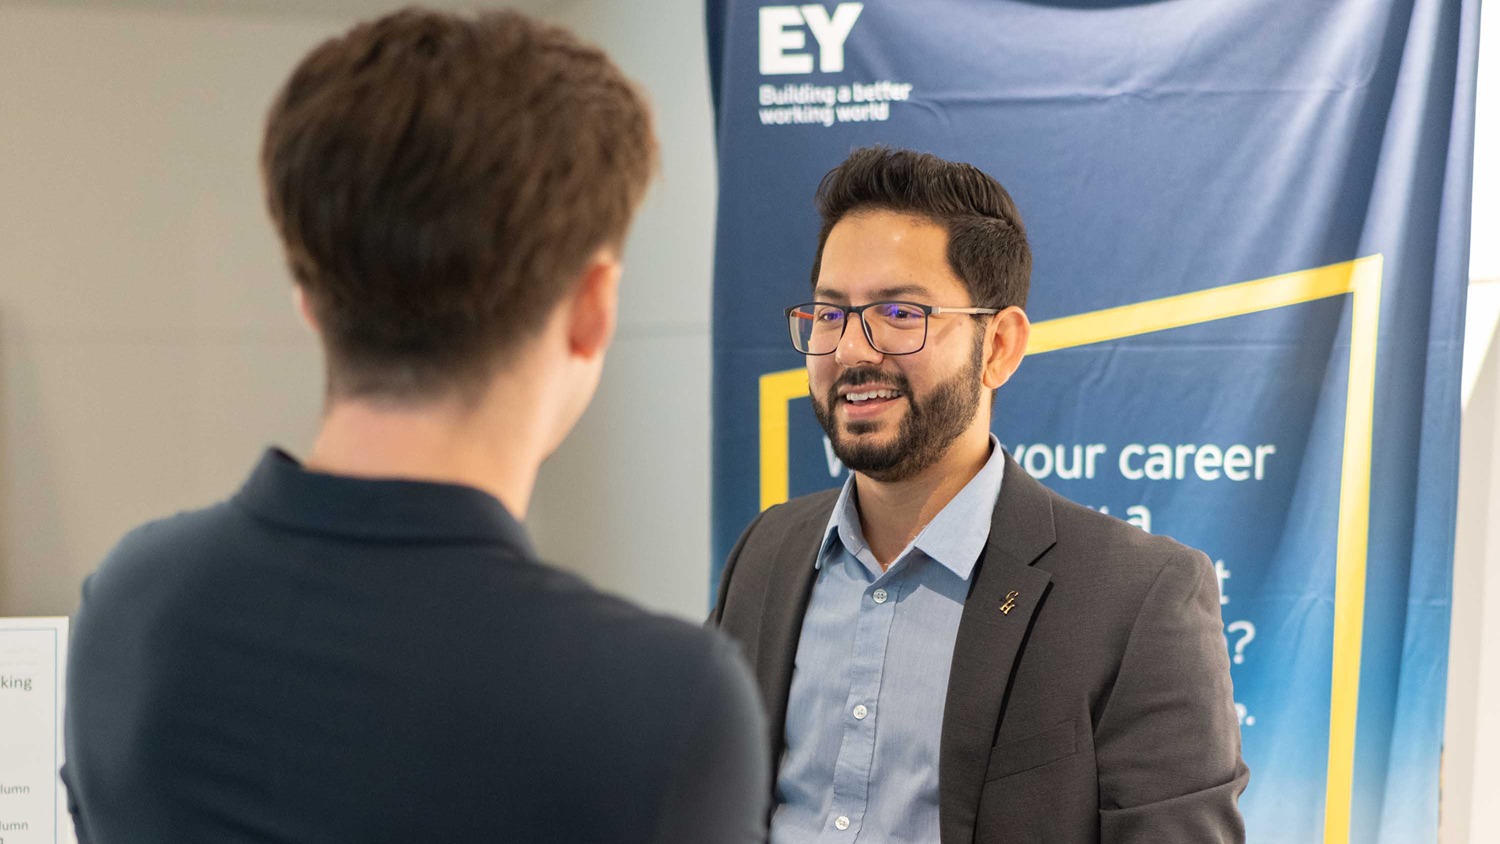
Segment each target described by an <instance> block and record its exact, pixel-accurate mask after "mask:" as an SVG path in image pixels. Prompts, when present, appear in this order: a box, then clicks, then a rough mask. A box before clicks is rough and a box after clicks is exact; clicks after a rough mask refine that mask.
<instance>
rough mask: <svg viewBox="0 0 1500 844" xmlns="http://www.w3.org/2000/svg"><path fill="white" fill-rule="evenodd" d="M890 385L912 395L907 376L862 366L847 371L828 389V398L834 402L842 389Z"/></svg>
mask: <svg viewBox="0 0 1500 844" xmlns="http://www.w3.org/2000/svg"><path fill="white" fill-rule="evenodd" d="M876 382H879V383H883V384H889V385H890V386H892V387H894V388H895V389H897V390H900V391H901V392H903V393H905V394H907V395H911V385H910V384H909V383H908V382H907V380H906V376H905V375H902V374H901V373H900V372H883V371H881V370H880V369H879V368H877V367H874V366H861V367H858V368H856V369H846V370H844V371H843V373H841V374H840V375H839V377H838V378H837V379H836V380H835V381H834V382H833V386H831V387H829V388H828V398H829V400H830V401H833V400H835V399H837V398H838V396H839V388H840V387H860V386H863V385H865V384H872V383H876Z"/></svg>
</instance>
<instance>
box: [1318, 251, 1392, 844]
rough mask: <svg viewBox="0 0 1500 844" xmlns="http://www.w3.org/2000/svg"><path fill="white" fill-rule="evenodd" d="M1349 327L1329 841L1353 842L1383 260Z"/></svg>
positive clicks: (1359, 283) (1375, 263)
mask: <svg viewBox="0 0 1500 844" xmlns="http://www.w3.org/2000/svg"><path fill="white" fill-rule="evenodd" d="M1356 263H1358V264H1359V266H1358V267H1357V269H1356V272H1355V277H1354V279H1353V283H1352V285H1351V286H1352V288H1353V293H1354V296H1353V300H1354V302H1353V311H1354V315H1353V317H1352V318H1351V319H1350V324H1349V393H1348V395H1349V398H1348V406H1347V408H1346V409H1345V411H1344V467H1343V475H1342V477H1341V478H1340V482H1339V533H1338V537H1339V538H1338V552H1337V557H1336V562H1335V569H1334V570H1335V575H1334V577H1335V586H1334V593H1333V594H1334V599H1333V695H1332V698H1331V700H1330V706H1329V713H1328V789H1327V808H1326V809H1325V810H1324V813H1323V840H1324V841H1325V842H1335V841H1336V842H1346V841H1348V840H1349V820H1350V815H1351V813H1352V812H1353V802H1354V727H1355V724H1356V722H1357V721H1358V718H1359V667H1360V656H1361V650H1362V647H1363V643H1364V632H1365V568H1366V562H1367V560H1368V555H1369V541H1370V459H1371V453H1372V449H1373V440H1374V434H1375V430H1374V429H1375V357H1376V350H1377V349H1378V340H1379V334H1380V288H1381V283H1380V282H1381V275H1382V272H1381V270H1382V263H1383V262H1382V258H1381V256H1380V255H1375V256H1373V257H1370V258H1365V259H1363V260H1362V261H1360V262H1356Z"/></svg>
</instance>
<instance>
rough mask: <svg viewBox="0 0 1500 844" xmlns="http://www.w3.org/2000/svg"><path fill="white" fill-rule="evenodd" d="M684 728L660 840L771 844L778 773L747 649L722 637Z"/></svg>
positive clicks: (717, 638)
mask: <svg viewBox="0 0 1500 844" xmlns="http://www.w3.org/2000/svg"><path fill="white" fill-rule="evenodd" d="M714 638H715V647H714V649H713V651H712V652H711V654H710V656H711V657H712V658H711V659H709V660H708V664H707V665H706V666H705V668H704V670H703V671H702V672H701V679H700V684H699V686H698V689H697V691H696V694H695V695H694V696H693V701H692V703H691V705H690V706H689V707H688V709H687V711H685V712H683V713H681V714H682V721H681V723H682V725H683V726H682V732H681V734H680V736H679V737H678V740H677V747H676V752H675V754H673V757H672V758H673V763H672V771H673V775H672V776H671V777H670V779H669V781H668V783H667V785H666V788H665V789H664V793H663V794H662V805H661V811H660V818H661V821H660V826H659V828H658V831H657V834H656V835H655V836H654V837H653V838H652V839H651V840H652V842H654V844H700V842H704V841H713V842H717V844H763V842H765V840H766V820H767V818H768V816H769V813H768V804H769V801H770V792H769V791H767V789H766V786H765V784H766V782H767V781H769V780H770V778H771V771H770V760H769V758H768V756H767V749H766V745H765V742H764V741H762V740H761V737H762V736H764V735H765V733H766V716H765V714H764V711H763V710H762V708H761V705H760V693H759V692H758V691H757V690H756V688H755V681H754V680H753V679H751V676H750V670H749V668H748V667H747V666H746V665H745V663H744V660H743V659H742V658H741V657H740V655H739V649H738V648H736V647H734V646H733V645H732V644H731V643H730V642H728V641H727V640H724V639H723V638H722V637H720V636H719V635H718V634H715V637H714Z"/></svg>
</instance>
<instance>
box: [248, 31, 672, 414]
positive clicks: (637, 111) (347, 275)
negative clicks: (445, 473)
mask: <svg viewBox="0 0 1500 844" xmlns="http://www.w3.org/2000/svg"><path fill="white" fill-rule="evenodd" d="M656 157H657V142H656V138H655V135H654V133H653V131H652V126H651V118H650V114H649V111H648V109H647V106H646V103H645V101H644V99H643V97H642V96H641V95H640V94H639V93H638V91H637V90H636V88H635V87H634V86H633V85H632V84H631V83H630V81H629V80H628V79H626V78H625V76H624V75H623V74H622V73H621V72H620V71H619V69H618V68H617V67H615V66H614V64H613V63H611V62H610V60H609V58H608V57H607V56H605V55H604V53H603V52H602V51H600V50H599V49H597V48H595V47H593V46H591V45H588V44H585V43H583V42H581V41H580V40H578V39H577V38H575V37H574V36H573V35H572V34H570V33H569V32H567V31H566V30H563V29H560V28H557V27H553V26H549V25H546V24H541V23H538V22H535V21H532V20H530V19H528V18H526V17H524V16H522V15H520V14H517V13H514V12H485V13H482V14H479V15H477V16H460V15H455V14H448V13H441V12H433V11H426V10H419V9H406V10H403V11H400V12H397V13H395V14H392V15H389V16H387V17H384V18H381V19H379V20H376V21H373V22H370V23H365V24H361V25H359V26H357V27H355V28H354V29H352V30H350V31H349V32H348V33H346V34H344V35H342V36H339V37H336V38H333V39H330V40H329V41H327V42H325V43H323V44H322V45H320V46H318V47H317V48H316V49H314V50H313V52H312V53H310V54H309V55H308V56H307V57H306V58H305V59H304V60H303V61H302V63H301V64H300V65H298V67H297V68H296V70H295V71H294V72H293V73H292V76H291V78H290V79H289V80H288V81H287V83H286V86H285V87H284V89H283V90H282V91H281V93H280V95H279V96H278V97H277V99H276V102H275V104H274V105H273V106H272V108H271V112H270V116H269V118H268V121H267V126H266V135H265V143H264V146H263V148H262V151H261V165H262V168H263V175H264V177H265V184H266V192H267V195H268V201H269V204H270V210H271V216H272V218H273V220H274V222H275V225H276V228H277V230H278V231H279V232H280V234H281V237H282V240H283V241H284V242H285V245H286V251H287V258H288V262H289V264H290V267H291V271H292V274H293V276H294V277H295V279H296V282H297V284H298V285H299V286H300V287H301V289H302V293H303V295H304V297H305V300H306V303H307V306H308V307H309V308H310V310H311V314H312V316H313V318H314V320H315V322H316V323H317V325H318V328H319V333H320V335H321V337H322V340H323V344H324V348H325V350H326V352H327V355H328V392H329V397H330V399H332V400H340V399H370V400H377V401H382V402H388V403H397V404H414V403H422V402H426V401H430V400H435V399H444V398H452V397H459V398H472V397H474V396H475V395H476V394H477V393H479V392H482V390H483V388H484V385H485V383H486V382H487V380H488V378H489V376H490V375H491V374H493V372H494V371H495V370H496V368H497V367H500V366H503V365H504V364H505V363H506V361H507V360H508V359H509V358H511V357H513V356H514V354H515V353H516V352H517V351H518V350H519V348H520V347H521V346H522V345H524V344H525V342H526V341H527V340H528V339H529V338H531V337H532V336H533V335H534V334H536V333H537V332H539V331H540V330H541V328H542V326H543V325H544V323H545V321H546V319H547V318H548V316H549V315H550V314H551V313H552V311H553V310H554V308H555V307H556V306H557V305H558V304H559V302H560V301H561V300H562V299H563V298H564V296H565V295H566V294H567V293H568V291H569V290H570V288H571V285H572V283H573V281H574V280H575V279H576V278H577V276H578V273H579V272H580V270H582V269H583V268H584V266H585V264H586V263H587V262H588V261H589V260H590V259H591V257H592V256H593V255H595V254H596V253H597V252H598V251H599V250H600V249H610V250H612V251H613V252H615V253H618V251H619V249H620V247H621V245H622V242H623V240H624V238H625V234H626V230H627V228H628V226H629V223H630V220H631V218H632V217H633V215H634V213H635V210H636V208H637V206H638V205H639V203H640V200H641V198H642V196H643V194H644V193H645V190H646V186H647V184H648V183H649V181H650V179H651V176H652V174H653V171H654V170H655V167H656Z"/></svg>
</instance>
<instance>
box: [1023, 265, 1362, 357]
mask: <svg viewBox="0 0 1500 844" xmlns="http://www.w3.org/2000/svg"><path fill="white" fill-rule="evenodd" d="M1361 260H1369V259H1361ZM1358 263H1359V261H1345V262H1344V263H1342V264H1330V265H1329V266H1326V267H1318V268H1317V269H1312V270H1302V271H1301V272H1295V273H1287V274H1286V275H1278V276H1271V277H1270V278H1263V279H1260V280H1258V281H1246V282H1243V283H1240V284H1230V285H1227V286H1225V287H1214V288H1210V289H1208V290H1200V291H1197V292H1195V293H1183V294H1181V295H1179V296H1168V297H1167V298H1165V299H1152V300H1151V301H1148V302H1138V303H1136V304H1134V305H1123V306H1121V307H1118V308H1108V309H1106V310H1102V311H1092V312H1090V313H1086V314H1079V315H1078V316H1071V317H1063V318H1061V319H1053V320H1048V321H1046V322H1039V323H1037V324H1036V325H1033V326H1032V327H1031V342H1030V343H1029V344H1027V346H1026V353H1027V354H1031V355H1036V354H1041V353H1042V352H1053V351H1057V350H1058V349H1071V348H1073V347H1075V346H1087V345H1089V344H1090V343H1103V342H1105V341H1107V340H1119V339H1122V338H1125V337H1135V336H1137V335H1140V334H1150V333H1152V332H1154V331H1166V330H1167V329H1169V328H1182V327H1184V326H1188V325H1197V324H1199V323H1204V322H1212V321H1214V320H1220V319H1227V318H1228V317H1235V316H1244V315H1245V314H1253V313H1256V312H1258V311H1268V310H1271V309H1272V308H1284V307H1286V306H1288V305H1296V304H1300V303H1302V302H1311V301H1313V300H1314V299H1326V298H1328V297H1330V296H1337V295H1339V294H1340V293H1348V292H1349V291H1350V289H1351V288H1350V284H1351V279H1352V278H1353V276H1354V268H1355V265H1356V264H1358Z"/></svg>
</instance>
